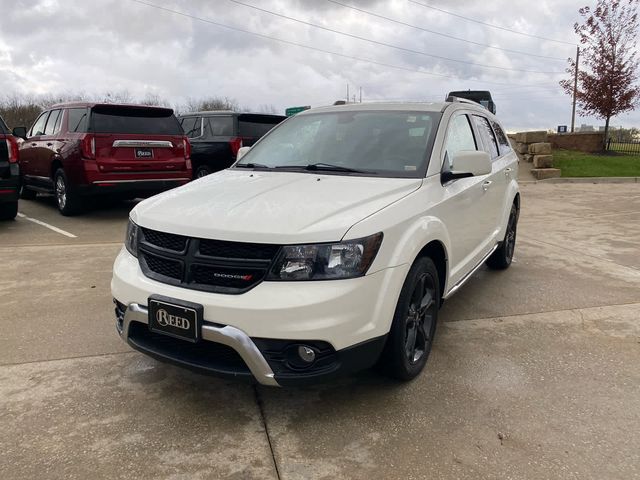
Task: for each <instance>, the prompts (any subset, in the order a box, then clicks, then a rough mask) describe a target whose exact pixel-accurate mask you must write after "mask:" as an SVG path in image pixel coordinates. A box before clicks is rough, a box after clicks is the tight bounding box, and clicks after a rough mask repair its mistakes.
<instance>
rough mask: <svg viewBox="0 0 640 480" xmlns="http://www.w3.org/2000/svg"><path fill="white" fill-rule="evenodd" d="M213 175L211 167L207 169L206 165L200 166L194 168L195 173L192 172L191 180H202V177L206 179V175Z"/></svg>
mask: <svg viewBox="0 0 640 480" xmlns="http://www.w3.org/2000/svg"><path fill="white" fill-rule="evenodd" d="M212 173H213V170H211V167H208V166H206V165H200V166H199V167H198V168H196V171H195V172H193V178H194V179H195V178H202V177H206V176H207V175H210V174H212Z"/></svg>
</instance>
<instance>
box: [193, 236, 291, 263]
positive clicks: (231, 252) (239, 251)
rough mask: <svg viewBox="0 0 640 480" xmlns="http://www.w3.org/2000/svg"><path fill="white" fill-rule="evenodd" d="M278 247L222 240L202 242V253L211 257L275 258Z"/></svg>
mask: <svg viewBox="0 0 640 480" xmlns="http://www.w3.org/2000/svg"><path fill="white" fill-rule="evenodd" d="M278 248H279V247H278V245H269V244H265V243H239V242H221V241H220V240H200V253H201V254H202V255H208V256H210V257H225V258H251V259H264V258H273V257H274V256H275V254H276V253H277V252H278Z"/></svg>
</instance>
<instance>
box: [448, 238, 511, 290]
mask: <svg viewBox="0 0 640 480" xmlns="http://www.w3.org/2000/svg"><path fill="white" fill-rule="evenodd" d="M499 246H500V244H499V243H496V244H495V245H494V246H493V248H492V249H491V251H490V252H489V253H487V254H486V255H485V256H484V257H482V260H480V263H478V264H477V265H476V266H475V267H473V269H472V270H471V271H470V272H469V273H467V274H466V275H465V276H464V277H462V279H461V280H460V281H459V282H458V283H456V284H455V285H454V286H453V288H451V290H449V291H448V292H447V294H446V295H444V296H443V297H442V299H443V300H446V299H447V298H449V297H450V296H451V295H453V294H454V293H456V292H457V291H458V289H459V288H460V287H462V286H463V285H464V284H465V283H466V282H467V280H469V279H470V278H471V276H472V275H473V274H474V273H476V272H477V271H478V269H479V268H480V267H481V266H482V264H483V263H484V262H486V261H487V259H488V258H489V257H490V256H491V254H493V252H495V251H496V250H497V249H498V247H499Z"/></svg>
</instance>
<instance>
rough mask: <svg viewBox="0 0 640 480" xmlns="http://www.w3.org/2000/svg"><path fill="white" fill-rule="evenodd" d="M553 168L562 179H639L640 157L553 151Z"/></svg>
mask: <svg viewBox="0 0 640 480" xmlns="http://www.w3.org/2000/svg"><path fill="white" fill-rule="evenodd" d="M553 166H554V167H556V168H561V169H562V176H563V177H640V155H637V154H636V155H632V154H623V153H617V154H615V153H614V154H598V153H584V152H576V151H573V150H554V151H553Z"/></svg>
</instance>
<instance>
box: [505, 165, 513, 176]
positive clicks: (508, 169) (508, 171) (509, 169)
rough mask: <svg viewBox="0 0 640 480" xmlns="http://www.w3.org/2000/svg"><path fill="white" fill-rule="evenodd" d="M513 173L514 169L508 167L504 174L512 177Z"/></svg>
mask: <svg viewBox="0 0 640 480" xmlns="http://www.w3.org/2000/svg"><path fill="white" fill-rule="evenodd" d="M512 171H513V169H511V168H508V167H507V168H505V169H504V174H505V175H506V176H507V177H508V176H509V175H511V172H512Z"/></svg>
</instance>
